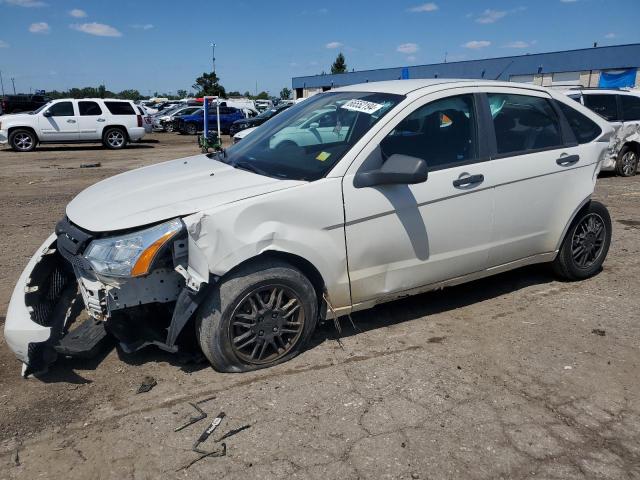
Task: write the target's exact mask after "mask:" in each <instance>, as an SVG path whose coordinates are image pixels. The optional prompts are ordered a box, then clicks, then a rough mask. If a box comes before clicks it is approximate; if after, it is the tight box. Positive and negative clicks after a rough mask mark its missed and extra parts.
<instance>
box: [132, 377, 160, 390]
mask: <svg viewBox="0 0 640 480" xmlns="http://www.w3.org/2000/svg"><path fill="white" fill-rule="evenodd" d="M157 384H158V382H156V379H155V378H153V377H150V376H146V377H144V378H143V379H142V383H141V384H140V386H139V387H138V391H137V392H136V393H146V392H148V391H150V390H151V389H152V388H153V387H155V386H156V385H157Z"/></svg>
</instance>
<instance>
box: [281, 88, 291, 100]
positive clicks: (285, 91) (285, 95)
mask: <svg viewBox="0 0 640 480" xmlns="http://www.w3.org/2000/svg"><path fill="white" fill-rule="evenodd" d="M290 97H291V90H289V89H288V88H287V87H284V88H283V89H282V90H280V98H281V99H282V100H289V98H290Z"/></svg>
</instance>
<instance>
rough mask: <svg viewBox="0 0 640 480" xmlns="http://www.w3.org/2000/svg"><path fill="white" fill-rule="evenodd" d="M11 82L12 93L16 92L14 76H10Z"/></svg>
mask: <svg viewBox="0 0 640 480" xmlns="http://www.w3.org/2000/svg"><path fill="white" fill-rule="evenodd" d="M11 83H12V84H13V94H14V95H15V94H16V82H15V78H13V77H11Z"/></svg>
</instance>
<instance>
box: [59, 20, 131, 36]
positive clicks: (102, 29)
mask: <svg viewBox="0 0 640 480" xmlns="http://www.w3.org/2000/svg"><path fill="white" fill-rule="evenodd" d="M69 28H72V29H73V30H78V31H79V32H84V33H88V34H89V35H96V36H98V37H121V36H122V33H120V32H119V31H118V30H117V29H115V28H113V27H112V26H110V25H105V24H104V23H96V22H92V23H79V24H78V23H74V24H72V25H69Z"/></svg>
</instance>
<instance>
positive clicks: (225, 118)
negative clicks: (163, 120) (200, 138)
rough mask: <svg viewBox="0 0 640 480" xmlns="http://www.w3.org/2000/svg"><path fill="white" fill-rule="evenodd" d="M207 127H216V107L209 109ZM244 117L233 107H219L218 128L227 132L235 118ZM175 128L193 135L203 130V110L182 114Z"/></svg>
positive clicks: (240, 111) (213, 128) (212, 128)
mask: <svg viewBox="0 0 640 480" xmlns="http://www.w3.org/2000/svg"><path fill="white" fill-rule="evenodd" d="M208 118H209V128H210V129H211V130H215V129H217V128H218V119H217V117H216V109H215V107H212V108H211V109H210V110H209V116H208ZM242 118H244V114H243V113H242V110H238V109H237V108H233V107H220V130H221V131H222V133H227V134H228V133H229V129H230V128H231V124H232V123H233V122H235V121H236V120H240V119H242ZM176 130H177V131H178V132H180V133H187V134H189V135H195V134H197V133H198V132H202V131H203V130H204V111H203V110H200V111H198V112H196V113H194V114H193V115H184V116H182V117H180V118H179V119H178V121H177V125H176Z"/></svg>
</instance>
